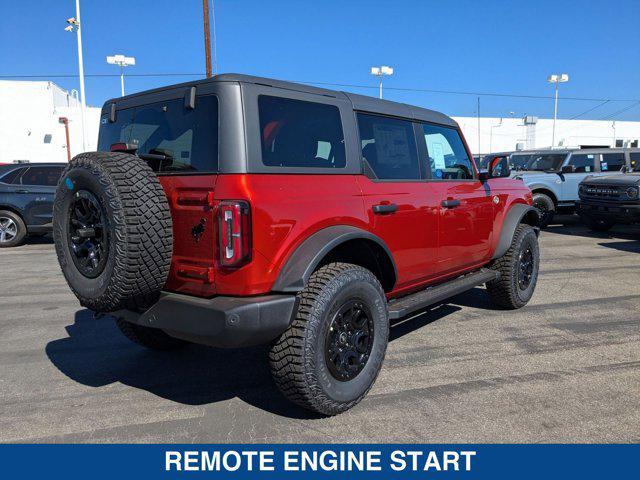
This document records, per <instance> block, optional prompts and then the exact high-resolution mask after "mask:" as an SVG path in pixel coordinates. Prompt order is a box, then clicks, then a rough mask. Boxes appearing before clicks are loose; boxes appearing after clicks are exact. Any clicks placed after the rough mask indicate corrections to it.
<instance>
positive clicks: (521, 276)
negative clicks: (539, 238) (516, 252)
mask: <svg viewBox="0 0 640 480" xmlns="http://www.w3.org/2000/svg"><path fill="white" fill-rule="evenodd" d="M518 263H519V267H520V268H519V269H518V287H520V290H526V289H527V288H529V285H530V284H531V278H532V277H533V264H534V259H533V251H532V250H531V247H530V246H527V247H526V248H525V249H524V250H523V251H522V252H520V259H519V262H518Z"/></svg>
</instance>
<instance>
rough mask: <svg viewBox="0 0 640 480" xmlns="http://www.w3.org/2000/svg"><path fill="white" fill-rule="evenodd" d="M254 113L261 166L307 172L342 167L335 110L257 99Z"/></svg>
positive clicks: (339, 124)
mask: <svg viewBox="0 0 640 480" xmlns="http://www.w3.org/2000/svg"><path fill="white" fill-rule="evenodd" d="M258 111H259V116H260V136H261V138H260V144H261V146H262V163H263V164H264V165H266V166H268V167H309V168H344V167H345V166H346V164H347V161H346V155H345V148H344V134H343V132H342V121H341V120H340V110H339V109H338V107H336V106H334V105H327V104H324V103H315V102H306V101H302V100H294V99H290V98H282V97H271V96H267V95H260V96H259V97H258Z"/></svg>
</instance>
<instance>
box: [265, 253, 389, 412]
mask: <svg viewBox="0 0 640 480" xmlns="http://www.w3.org/2000/svg"><path fill="white" fill-rule="evenodd" d="M298 300H299V307H298V311H297V313H296V317H295V319H294V321H293V323H292V324H291V326H290V327H289V329H288V330H287V331H285V332H284V333H283V334H282V335H281V336H280V338H279V339H278V340H277V341H276V342H275V344H274V345H273V346H272V348H271V352H270V354H269V359H270V364H271V371H272V374H273V377H274V379H275V382H276V385H277V386H278V388H279V389H280V390H281V391H282V393H283V394H284V395H285V396H286V397H287V398H288V399H289V400H291V401H292V402H294V403H296V404H298V405H300V406H302V407H304V408H306V409H309V410H312V411H315V412H318V413H321V414H323V415H336V414H338V413H341V412H344V411H346V410H348V409H350V408H351V407H353V406H354V405H356V404H357V403H358V402H360V400H362V398H363V397H364V396H365V395H366V394H367V392H368V391H369V390H370V389H371V387H372V386H373V383H374V382H375V379H376V378H377V376H378V373H379V372H380V368H381V366H382V361H383V359H384V355H385V352H386V349H387V341H388V337H389V318H388V313H387V301H386V298H385V295H384V291H383V290H382V287H381V286H380V282H378V279H377V278H376V277H375V276H374V275H373V274H372V273H371V272H370V271H369V270H366V269H364V268H362V267H360V266H357V265H351V264H347V263H331V264H329V265H326V266H324V267H322V268H320V269H319V270H318V271H316V272H315V273H314V274H313V275H312V276H311V278H310V279H309V283H308V285H307V286H306V287H305V289H304V290H303V291H302V292H300V294H299V295H298Z"/></svg>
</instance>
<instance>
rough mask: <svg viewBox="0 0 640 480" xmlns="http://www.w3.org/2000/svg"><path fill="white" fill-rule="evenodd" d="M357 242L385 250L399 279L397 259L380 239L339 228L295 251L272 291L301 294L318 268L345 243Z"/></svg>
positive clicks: (318, 234)
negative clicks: (371, 244) (331, 252)
mask: <svg viewBox="0 0 640 480" xmlns="http://www.w3.org/2000/svg"><path fill="white" fill-rule="evenodd" d="M355 239H366V240H371V241H373V242H375V243H377V244H378V245H379V246H380V247H382V249H383V250H384V251H385V252H386V254H387V256H388V257H389V260H390V261H391V263H392V265H393V272H394V275H395V277H394V278H396V279H397V278H398V270H397V268H396V263H395V261H394V259H393V255H392V254H391V251H390V250H389V247H387V245H386V244H385V243H384V241H383V240H382V239H381V238H380V237H378V236H376V235H374V234H373V233H371V232H367V231H366V230H362V229H361V228H358V227H354V226H351V225H335V226H332V227H327V228H323V229H322V230H318V231H317V232H315V233H314V234H313V235H311V236H310V237H309V238H307V239H306V240H305V241H303V242H302V243H301V244H300V245H299V246H298V247H297V248H296V249H295V250H294V251H293V253H292V254H291V255H290V256H289V258H288V259H287V260H286V262H285V264H284V266H283V267H282V268H281V269H280V273H279V274H278V278H277V279H276V281H275V283H274V285H273V288H272V289H271V290H272V291H274V292H299V291H301V290H302V289H303V288H304V287H305V285H306V284H307V281H308V280H309V277H311V274H312V273H313V272H314V271H315V269H316V267H317V266H318V264H319V263H320V262H321V261H322V259H323V258H324V257H325V256H326V255H327V254H328V253H329V252H330V251H331V250H333V249H334V248H335V247H337V246H338V245H340V244H342V243H344V242H347V241H349V240H355Z"/></svg>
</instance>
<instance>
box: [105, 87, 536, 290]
mask: <svg viewBox="0 0 640 480" xmlns="http://www.w3.org/2000/svg"><path fill="white" fill-rule="evenodd" d="M215 78H216V80H215V81H211V82H202V83H200V84H199V85H198V84H195V85H196V87H195V89H196V92H195V106H196V107H197V108H196V109H194V111H195V110H197V109H198V108H199V107H200V106H199V101H200V100H201V96H207V97H210V96H213V97H216V98H217V102H216V104H217V105H216V106H217V108H218V109H219V111H218V112H212V111H210V110H209V111H208V113H209V114H211V118H209V119H208V120H207V121H208V123H209V127H210V132H208V133H209V135H212V136H213V135H216V133H217V137H218V138H217V139H216V140H215V141H214V142H211V145H212V147H211V148H215V146H216V145H218V152H215V151H211V150H208V151H206V152H205V153H204V154H203V155H209V156H211V157H217V159H212V158H201V159H197V160H199V164H200V165H202V166H203V167H204V170H206V169H207V165H209V164H215V165H216V166H215V167H210V168H211V170H215V172H206V171H205V172H200V171H193V172H192V171H190V170H189V171H176V172H163V171H160V172H158V174H159V177H160V182H161V183H162V185H163V187H164V189H165V192H166V194H167V198H168V200H169V203H170V207H171V212H172V217H173V220H174V255H173V261H172V266H171V273H170V276H169V280H168V281H167V284H166V287H165V290H167V291H171V292H177V293H184V294H187V295H195V296H199V297H205V298H209V297H213V296H216V295H230V296H249V295H262V294H268V293H270V292H273V291H274V289H275V291H294V290H295V287H293V286H292V285H286V284H284V283H282V282H278V276H279V275H280V274H281V272H282V270H283V268H285V266H286V265H287V262H288V261H289V260H290V259H291V257H292V255H293V253H294V252H295V251H296V249H297V248H298V247H300V246H301V245H302V244H303V243H304V242H305V241H306V240H307V239H308V238H309V237H311V236H313V235H314V234H317V233H318V232H321V231H322V230H323V229H326V228H329V227H335V226H337V225H341V226H349V227H353V228H354V229H357V230H358V231H362V232H367V233H368V234H370V235H372V236H375V237H376V238H377V239H379V240H380V241H381V242H380V243H381V244H382V245H385V246H386V249H385V250H386V253H387V254H388V255H389V256H390V260H391V261H392V263H393V272H391V271H387V272H386V273H387V275H388V278H387V279H386V280H385V282H383V285H384V286H385V291H386V293H387V296H388V297H389V298H393V297H395V296H398V295H404V294H406V293H409V292H412V291H415V290H420V289H422V288H424V287H425V286H428V285H430V284H433V283H437V282H440V281H442V280H445V279H447V278H451V277H454V276H457V275H460V274H462V273H464V272H467V271H472V270H476V269H478V268H479V267H481V266H483V265H486V264H487V263H488V262H489V261H490V260H491V259H492V257H494V254H495V252H496V249H497V248H498V244H499V241H500V234H501V233H502V226H503V223H504V220H505V216H506V214H507V212H509V210H510V209H511V208H512V207H513V206H514V205H516V204H521V205H530V204H531V192H530V190H529V189H528V188H527V187H526V186H525V185H524V184H523V183H522V182H520V181H516V180H512V179H509V178H492V179H490V180H486V181H480V180H479V178H478V172H477V169H476V166H475V164H474V163H473V161H472V158H473V157H472V155H471V153H470V151H469V148H468V146H467V144H466V142H465V140H464V137H463V135H462V133H461V131H460V129H459V127H458V126H457V125H456V123H455V122H454V121H453V120H451V119H450V118H449V117H446V116H445V115H442V114H439V113H437V112H433V111H429V110H424V109H420V108H416V107H411V106H408V105H402V104H396V103H393V102H387V101H380V100H377V99H372V98H370V97H363V96H359V95H354V94H345V93H342V92H334V91H329V90H324V89H317V88H313V87H308V86H303V85H295V84H290V83H287V82H279V81H275V80H268V79H263V78H255V77H248V76H244V75H220V76H217V77H215ZM189 85H190V84H187V85H180V86H176V87H169V88H165V89H160V90H156V91H151V92H145V93H142V94H139V95H134V96H130V97H125V98H124V99H116V100H113V101H108V102H106V103H105V107H104V109H103V121H102V127H101V133H100V150H112V149H113V147H114V144H116V143H125V144H126V143H130V142H131V141H132V138H124V137H122V135H118V138H114V134H112V132H111V131H112V130H115V129H120V131H121V130H122V128H123V127H122V126H123V125H125V126H128V128H129V130H128V131H129V132H133V135H136V133H135V132H136V129H135V126H136V122H135V121H125V122H123V121H122V120H121V119H122V116H123V113H121V112H123V111H126V112H127V113H128V112H131V113H134V112H135V113H134V114H137V116H138V118H140V117H141V115H143V114H144V110H145V109H147V110H149V109H154V108H156V109H161V108H162V107H163V106H164V103H170V102H172V101H173V102H175V103H176V104H179V105H180V106H182V103H183V101H184V98H185V96H186V95H190V94H191V93H192V92H191V89H192V88H194V87H191V86H189ZM260 98H267V99H269V102H266V103H265V105H263V106H262V108H263V109H264V110H265V112H264V113H263V115H264V114H269V113H271V116H272V117H273V118H268V119H264V120H263V121H262V125H260V114H261V111H260V109H261V107H260V106H259V105H258V103H259V99H260ZM235 102H237V104H235V105H229V104H233V103H235ZM277 103H280V104H279V105H273V104H277ZM305 103H306V104H317V105H319V106H322V107H326V108H327V110H328V111H327V112H320V113H319V114H317V115H316V116H315V117H312V116H311V115H314V106H312V107H311V108H309V112H310V113H309V115H310V116H306V117H304V118H306V121H307V123H308V124H309V125H311V128H312V126H313V124H314V123H317V122H318V116H319V115H322V114H323V113H325V114H326V117H327V120H326V121H327V122H328V121H331V120H332V119H333V120H337V121H338V122H341V125H338V127H337V128H338V129H342V132H343V135H342V136H343V137H344V142H350V143H353V145H345V146H344V148H345V153H344V157H343V160H342V161H343V165H342V167H338V166H336V165H335V160H334V164H332V163H331V160H330V159H326V162H325V163H324V164H322V162H321V161H316V163H315V164H312V163H309V166H307V165H305V164H304V162H305V159H304V158H300V159H292V160H291V161H290V164H287V163H286V160H287V158H285V162H283V163H284V164H282V165H281V164H272V165H269V166H265V165H264V163H263V161H262V158H261V157H262V155H263V153H264V150H263V148H264V146H265V143H266V142H269V141H270V142H272V145H273V144H275V143H276V142H277V141H278V139H279V136H283V135H284V136H286V135H290V136H295V134H296V133H298V130H299V131H304V130H305V128H308V127H309V126H308V125H300V123H301V117H302V116H303V115H304V113H305V112H300V111H293V112H287V111H286V108H287V107H288V106H290V105H291V109H292V110H295V109H296V108H297V109H298V110H304V107H305V106H306V105H305ZM225 104H226V105H225ZM112 105H113V106H115V109H116V111H117V112H118V117H119V119H120V121H116V122H113V123H109V122H108V116H109V114H110V111H111V109H112V108H113V107H112ZM225 107H226V109H225ZM269 108H272V109H273V108H280V109H281V113H282V114H281V115H280V118H276V117H277V115H274V114H273V113H272V112H267V110H268V109H269ZM315 109H317V108H315ZM136 110H138V111H137V112H136ZM140 110H142V113H140ZM225 110H226V111H225ZM231 110H234V111H232V112H231ZM319 110H323V109H322V108H320V109H319ZM331 110H333V112H332V111H331ZM225 113H227V114H228V115H225ZM225 116H226V117H227V118H225V120H224V121H222V120H220V121H219V120H218V119H222V118H224V117H225ZM228 117H232V118H230V119H229V118H228ZM295 117H298V118H296V120H297V122H298V125H297V126H295V127H290V129H291V130H294V131H293V132H291V133H290V132H287V131H286V127H287V126H288V125H286V122H288V121H292V120H291V119H293V118H295ZM358 117H360V118H363V117H366V119H367V120H368V122H367V123H368V125H367V127H371V128H370V129H369V130H372V129H376V128H377V131H376V132H374V136H375V134H376V133H377V132H380V133H379V135H378V136H379V137H380V136H381V135H385V134H386V135H387V137H389V135H393V134H396V135H399V136H400V139H401V140H402V139H407V147H408V148H411V149H412V150H414V151H415V153H414V152H409V153H407V152H404V151H400V149H401V148H403V146H400V147H399V148H398V147H397V146H396V148H397V149H398V151H397V152H395V154H396V157H397V159H398V160H399V161H400V162H411V161H413V162H414V163H415V167H416V168H414V169H412V168H411V167H412V166H411V165H406V166H405V165H401V168H398V169H397V170H398V171H397V172H394V171H393V170H394V168H393V165H391V167H390V168H387V169H386V170H387V171H385V167H384V166H383V165H384V162H383V161H380V160H382V159H378V160H379V164H380V165H381V167H379V172H382V173H379V174H378V175H376V172H375V170H376V167H377V165H375V166H373V167H371V165H370V164H367V162H368V159H366V157H363V152H365V153H366V149H367V148H368V147H367V145H371V144H367V145H365V146H364V147H363V148H358V146H359V145H362V143H363V142H365V141H367V140H366V139H363V138H362V137H361V135H362V130H361V129H359V128H358ZM376 117H377V118H376ZM376 119H379V120H380V124H376V123H375V121H376ZM302 121H304V120H302ZM385 121H388V123H384V122H385ZM176 123H178V122H177V121H176ZM230 123H233V124H232V125H230ZM361 123H362V121H361ZM131 125H133V126H134V128H131ZM423 126H426V127H429V126H432V127H434V128H440V129H446V131H447V132H448V134H449V135H450V136H451V138H452V140H451V141H450V142H451V144H453V143H454V142H457V144H454V145H451V144H449V145H447V147H453V148H456V147H457V148H458V151H456V152H455V153H456V154H457V155H459V156H461V159H457V158H454V160H455V161H463V162H464V163H465V165H463V167H465V166H466V169H465V168H461V169H458V170H456V169H455V168H454V169H453V170H452V169H451V168H448V169H447V168H444V169H440V170H439V171H440V172H442V173H436V172H431V171H429V170H430V167H432V166H434V165H435V160H434V159H433V157H431V163H430V162H429V152H428V151H427V148H426V147H427V145H426V142H425V138H428V135H425V134H424V133H423V134H422V135H420V133H421V132H419V130H420V129H421V128H422V127H423ZM261 127H262V130H261ZM407 127H408V128H407ZM227 128H228V129H229V130H230V129H231V128H233V129H234V131H232V132H229V133H227V132H225V129H227ZM276 129H278V130H279V131H278V132H275V130H276ZM216 130H218V132H216ZM120 131H118V132H117V133H116V134H115V135H117V134H120ZM332 133H334V132H318V135H319V136H318V138H317V139H312V140H311V141H312V142H313V141H316V143H317V144H320V143H321V142H325V143H330V142H329V141H328V140H330V138H329V136H327V135H330V134H332ZM336 133H337V132H336ZM201 134H202V133H201ZM323 134H324V135H325V136H327V139H325V140H323V139H322V135H323ZM245 135H246V137H245ZM269 135H271V136H272V138H269ZM403 135H404V136H403ZM342 136H341V135H340V134H338V135H334V137H336V138H339V137H340V140H342V138H341V137H342ZM431 136H432V137H436V139H440V140H443V139H445V137H444V136H443V135H442V134H440V133H438V132H436V133H432V134H431ZM135 140H136V141H138V142H140V141H142V142H144V139H143V140H140V139H135ZM286 140H289V139H288V138H286V137H285V141H286ZM391 140H393V141H397V139H393V138H392V139H391ZM291 141H292V142H295V141H297V140H296V139H292V140H291ZM225 143H232V144H233V145H225ZM374 143H375V142H374ZM152 144H153V142H150V143H149V144H148V145H146V148H147V150H149V149H151V147H152V146H156V145H152ZM225 147H226V148H225ZM383 147H384V148H386V146H383ZM303 148H304V146H301V147H300V150H303ZM312 148H318V147H317V146H313V147H312ZM331 148H335V146H334V145H331ZM230 149H233V150H232V151H229V150H230ZM294 149H295V147H294ZM190 153H191V154H192V152H190ZM287 153H289V152H286V151H285V152H284V154H285V156H286V154H287ZM294 153H296V152H294ZM301 153H302V152H301ZM316 153H317V152H316ZM392 153H394V152H392ZM452 153H453V151H452ZM403 155H404V157H403ZM225 156H228V157H233V158H226V157H225ZM301 156H302V157H304V155H301ZM441 156H442V157H444V153H443V154H442V155H441ZM190 160H191V162H192V163H195V160H196V159H194V158H193V157H192V156H191V158H190ZM438 160H439V161H440V162H443V161H445V162H446V161H447V159H444V158H439V159H438ZM314 161H315V159H314ZM440 166H442V165H440ZM444 166H445V167H446V166H447V165H446V164H445V165H444ZM201 169H202V168H201ZM403 170H404V171H403ZM447 170H448V171H447ZM385 174H386V175H385ZM437 175H440V177H438V176H437ZM379 177H383V178H379ZM402 177H407V178H402ZM236 200H239V201H242V202H246V203H247V204H248V208H249V216H250V225H249V228H247V229H246V230H245V231H243V235H246V236H247V237H248V238H246V239H245V240H244V241H246V242H248V245H249V247H248V248H249V249H250V251H249V252H247V253H248V257H247V259H246V260H247V261H244V262H242V264H241V265H231V266H228V267H227V266H225V265H224V264H223V262H222V261H221V258H222V251H221V247H220V241H219V237H218V224H219V219H218V218H217V213H218V212H219V208H218V207H219V205H220V204H221V202H228V201H236ZM447 201H452V203H454V202H459V204H456V205H455V206H453V207H449V206H446V204H445V203H444V202H447ZM376 205H395V206H396V208H397V209H396V210H395V211H393V212H389V213H384V212H381V213H380V214H376V213H375V211H374V208H375V206H376ZM200 225H202V227H201V231H200V228H199V226H200ZM194 229H195V232H194ZM363 240H364V239H363ZM368 242H369V243H371V242H372V240H368ZM365 244H366V242H365ZM374 248H375V247H374Z"/></svg>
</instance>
